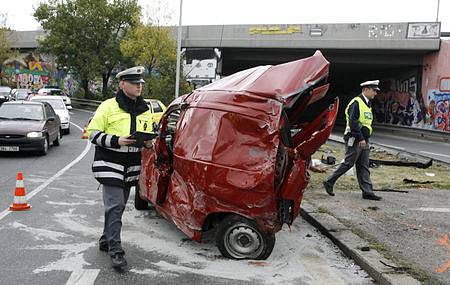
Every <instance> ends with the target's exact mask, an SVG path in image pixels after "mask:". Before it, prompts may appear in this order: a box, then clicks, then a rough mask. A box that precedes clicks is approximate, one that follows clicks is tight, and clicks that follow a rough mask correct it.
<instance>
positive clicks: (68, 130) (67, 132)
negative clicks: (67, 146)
mask: <svg viewBox="0 0 450 285" xmlns="http://www.w3.org/2000/svg"><path fill="white" fill-rule="evenodd" d="M65 131H66V135H68V134H70V127H68V128H67V130H65Z"/></svg>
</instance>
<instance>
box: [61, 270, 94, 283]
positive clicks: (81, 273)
mask: <svg viewBox="0 0 450 285" xmlns="http://www.w3.org/2000/svg"><path fill="white" fill-rule="evenodd" d="M99 273H100V269H85V270H77V271H74V272H72V274H71V275H70V278H69V280H67V283H66V285H86V284H94V282H95V279H97V275H98V274H99Z"/></svg>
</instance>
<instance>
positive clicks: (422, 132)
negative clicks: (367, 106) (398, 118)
mask: <svg viewBox="0 0 450 285" xmlns="http://www.w3.org/2000/svg"><path fill="white" fill-rule="evenodd" d="M373 127H374V129H379V130H383V131H386V132H391V133H392V134H394V135H402V134H404V135H407V136H410V137H419V138H424V139H430V140H438V141H445V142H450V132H445V131H441V130H435V129H426V128H418V127H411V126H400V125H387V124H374V125H373Z"/></svg>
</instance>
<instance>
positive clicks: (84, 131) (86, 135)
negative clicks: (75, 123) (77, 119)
mask: <svg viewBox="0 0 450 285" xmlns="http://www.w3.org/2000/svg"><path fill="white" fill-rule="evenodd" d="M81 138H82V139H83V140H87V139H88V138H89V136H88V134H87V131H86V128H84V129H83V135H81Z"/></svg>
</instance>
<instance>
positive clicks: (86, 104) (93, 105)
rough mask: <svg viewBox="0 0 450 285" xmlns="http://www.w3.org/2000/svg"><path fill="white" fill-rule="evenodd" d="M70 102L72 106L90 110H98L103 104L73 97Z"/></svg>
mask: <svg viewBox="0 0 450 285" xmlns="http://www.w3.org/2000/svg"><path fill="white" fill-rule="evenodd" d="M70 100H71V101H72V106H74V107H78V108H81V109H89V110H95V109H97V107H98V106H99V105H100V104H101V103H102V101H96V100H88V99H81V98H73V97H72V98H70Z"/></svg>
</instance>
